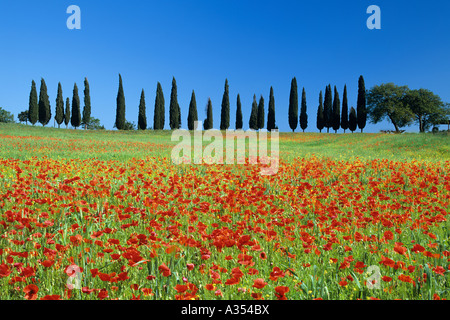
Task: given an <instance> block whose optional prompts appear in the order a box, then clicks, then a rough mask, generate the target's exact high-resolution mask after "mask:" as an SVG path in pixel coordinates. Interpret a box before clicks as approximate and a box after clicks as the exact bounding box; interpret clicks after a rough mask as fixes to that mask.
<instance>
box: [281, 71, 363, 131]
mask: <svg viewBox="0 0 450 320" xmlns="http://www.w3.org/2000/svg"><path fill="white" fill-rule="evenodd" d="M365 95H366V89H365V83H364V77H363V76H360V77H359V80H358V99H357V109H356V110H355V108H353V107H351V109H350V112H349V110H348V98H347V85H345V86H344V94H343V98H342V110H341V100H340V98H339V92H338V90H337V89H336V86H335V87H334V97H333V93H332V90H331V85H328V86H327V87H326V88H325V98H323V94H322V91H320V93H319V106H318V108H317V123H316V125H317V129H319V131H320V132H322V130H323V129H324V128H327V132H329V131H330V128H332V129H333V130H334V131H335V132H337V130H339V129H340V128H342V129H343V130H344V133H345V130H347V129H350V131H352V132H354V131H355V130H356V128H357V127H359V128H360V129H361V132H363V129H364V128H365V126H366V121H367V111H366V96H365ZM306 111H307V106H306V93H305V88H303V90H302V101H301V109H300V119H298V94H297V80H296V78H295V77H294V78H293V79H292V81H291V93H290V97H289V126H290V128H291V130H292V132H294V131H295V129H297V126H298V123H299V122H300V128H301V129H302V130H303V132H304V131H305V129H306V128H307V127H308V115H307V113H306Z"/></svg>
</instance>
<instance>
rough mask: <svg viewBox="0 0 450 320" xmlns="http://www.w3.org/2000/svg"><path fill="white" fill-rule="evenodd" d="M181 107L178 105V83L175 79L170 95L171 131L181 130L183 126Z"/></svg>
mask: <svg viewBox="0 0 450 320" xmlns="http://www.w3.org/2000/svg"><path fill="white" fill-rule="evenodd" d="M180 117H181V115H180V105H179V104H178V94H177V82H176V80H175V77H173V79H172V91H171V93H170V106H169V118H170V119H169V124H170V129H172V130H175V129H179V128H180V126H181V120H180V119H181V118H180Z"/></svg>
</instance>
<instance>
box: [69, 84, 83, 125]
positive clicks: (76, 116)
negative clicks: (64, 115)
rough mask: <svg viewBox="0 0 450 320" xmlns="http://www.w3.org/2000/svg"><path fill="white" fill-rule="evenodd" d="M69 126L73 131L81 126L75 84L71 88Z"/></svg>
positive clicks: (78, 98) (78, 100) (78, 99)
mask: <svg viewBox="0 0 450 320" xmlns="http://www.w3.org/2000/svg"><path fill="white" fill-rule="evenodd" d="M70 124H71V125H72V127H74V128H75V129H76V128H77V127H79V126H80V124H81V107H80V97H79V96H78V87H77V84H76V83H75V84H74V86H73V97H72V118H71V119H70Z"/></svg>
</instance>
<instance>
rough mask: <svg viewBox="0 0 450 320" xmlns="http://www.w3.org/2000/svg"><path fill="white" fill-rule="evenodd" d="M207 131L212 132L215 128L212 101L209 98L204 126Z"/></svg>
mask: <svg viewBox="0 0 450 320" xmlns="http://www.w3.org/2000/svg"><path fill="white" fill-rule="evenodd" d="M203 128H204V129H205V130H211V129H212V128H213V109H212V103H211V99H210V98H208V104H207V105H206V120H205V123H204V124H203Z"/></svg>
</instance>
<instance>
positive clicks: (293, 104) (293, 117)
mask: <svg viewBox="0 0 450 320" xmlns="http://www.w3.org/2000/svg"><path fill="white" fill-rule="evenodd" d="M297 125H298V91H297V79H296V78H295V77H294V78H293V79H292V81H291V93H290V95H289V127H291V129H292V132H294V131H295V129H297Z"/></svg>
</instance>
